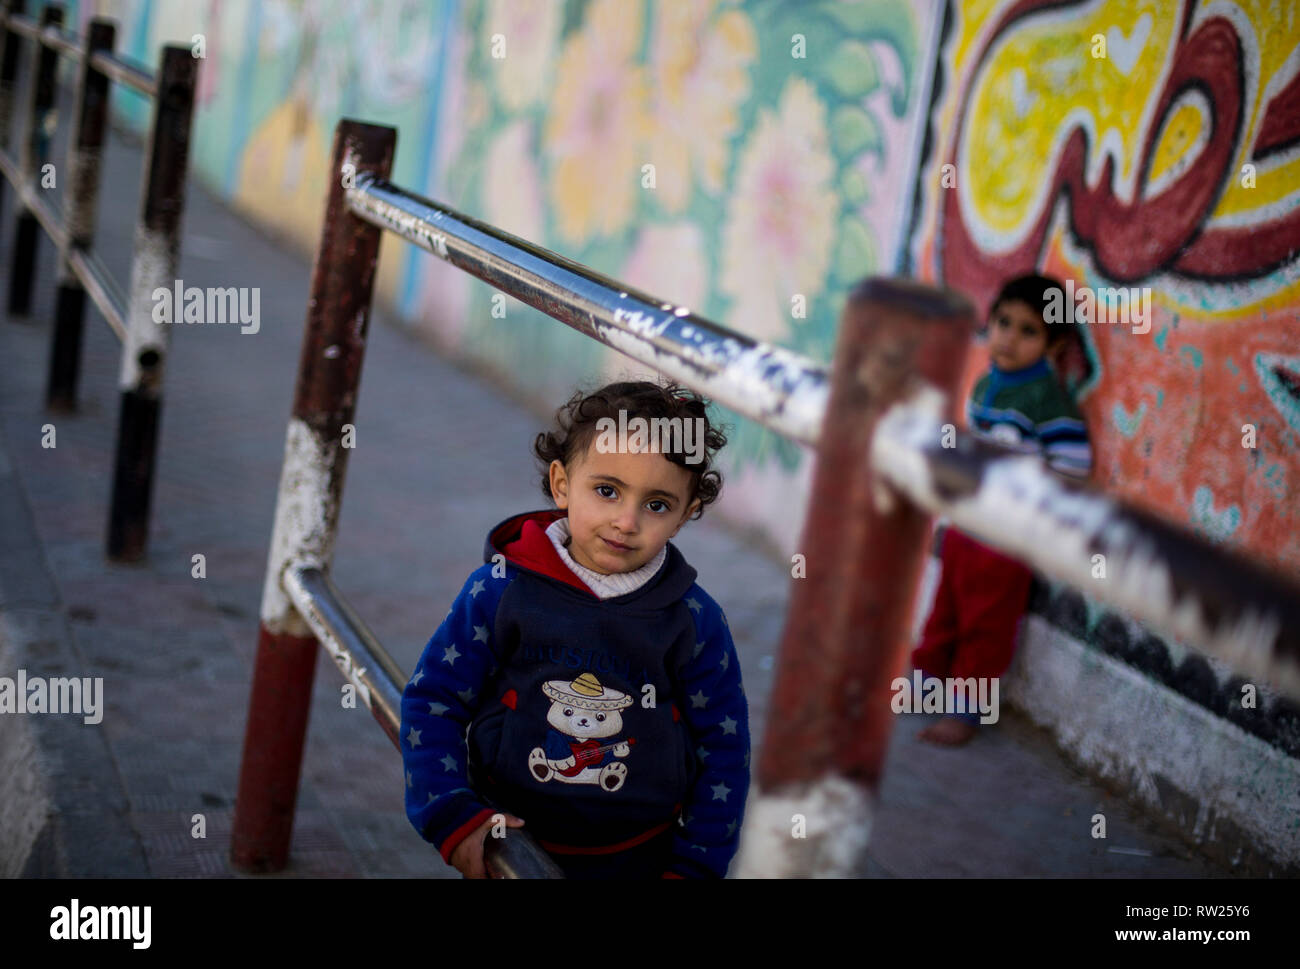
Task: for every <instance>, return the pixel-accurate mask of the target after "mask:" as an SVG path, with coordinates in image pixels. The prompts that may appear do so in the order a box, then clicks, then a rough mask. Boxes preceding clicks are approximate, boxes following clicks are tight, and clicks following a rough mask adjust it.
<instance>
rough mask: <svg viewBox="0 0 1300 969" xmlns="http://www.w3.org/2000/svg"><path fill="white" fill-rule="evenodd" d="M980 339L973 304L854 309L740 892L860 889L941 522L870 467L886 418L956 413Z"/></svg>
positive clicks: (917, 295)
mask: <svg viewBox="0 0 1300 969" xmlns="http://www.w3.org/2000/svg"><path fill="white" fill-rule="evenodd" d="M973 332H974V312H973V309H972V307H971V305H970V304H969V303H968V302H967V301H966V300H965V299H963V298H962V297H960V296H958V295H956V294H955V293H952V292H949V291H941V290H935V289H931V288H928V287H922V286H919V285H916V284H914V283H909V282H905V281H902V280H893V279H870V280H867V281H866V282H864V283H862V284H860V285H859V286H858V287H857V288H856V289H855V290H854V291H853V292H852V293H851V294H850V297H849V302H848V305H847V306H846V307H845V310H844V313H843V316H842V319H841V323H840V330H839V338H838V345H837V347H836V350H835V359H834V361H833V364H832V368H831V391H830V400H829V403H828V405H827V408H826V417H825V422H824V423H823V425H822V431H821V438H820V442H819V445H818V454H817V465H816V468H815V469H814V472H813V485H812V492H811V495H810V497H809V504H808V515H807V518H806V520H805V523H804V530H803V538H802V541H801V543H800V545H799V547H798V549H797V551H799V552H801V553H803V554H804V556H805V560H806V568H807V575H806V577H805V578H795V579H793V580H792V581H793V583H794V588H793V590H792V594H791V598H790V608H789V612H788V614H787V616H786V625H785V632H784V635H783V638H782V642H781V652H780V659H779V662H778V666H777V678H776V685H775V688H774V690H773V694H772V704H771V708H770V711H769V713H768V720H767V732H766V735H765V736H764V738H763V745H762V756H761V758H760V761H759V766H758V777H757V781H758V794H757V797H756V798H754V799H753V800H752V801H751V803H750V806H749V809H748V810H747V811H746V818H745V825H744V834H743V836H742V837H743V841H742V845H741V856H740V859H739V864H738V865H737V868H736V873H737V874H738V875H739V876H741V877H799V876H810V875H833V876H834V875H838V876H845V877H855V876H859V875H861V873H862V871H863V866H864V862H865V855H866V847H867V842H868V839H869V835H870V830H871V817H872V811H873V802H874V800H875V793H876V789H877V786H878V781H879V778H880V775H881V772H882V769H883V765H884V759H885V752H886V749H887V747H888V744H889V733H890V728H891V726H892V717H893V714H892V712H891V710H890V695H889V687H890V683H891V681H892V680H893V679H894V677H896V676H897V675H898V674H899V672H900V670H901V669H902V667H903V664H904V661H905V654H906V651H907V646H908V639H907V636H908V620H909V618H910V615H911V610H912V606H913V602H914V600H915V597H916V588H917V584H918V582H919V580H920V575H921V569H922V566H923V564H924V555H925V546H926V539H927V536H928V534H929V518H928V516H927V515H926V514H925V513H924V512H922V511H919V510H917V508H916V507H915V506H914V505H912V504H911V503H910V502H906V501H902V500H899V499H898V498H897V497H896V496H895V494H894V493H893V491H892V490H891V489H890V488H889V486H888V485H886V484H885V482H884V480H883V479H881V478H880V477H879V475H878V474H877V473H876V472H875V471H873V469H872V467H871V466H870V463H869V459H868V454H869V452H870V445H871V441H872V437H873V435H874V433H875V429H876V425H877V423H878V422H879V421H880V419H881V417H882V416H883V415H884V414H885V412H886V410H888V408H889V407H890V406H891V405H892V404H894V403H896V402H898V401H900V400H903V399H906V398H909V397H912V396H914V395H917V394H928V395H930V396H931V397H934V396H935V395H936V394H943V395H946V396H947V408H948V410H949V411H951V409H952V401H953V397H954V395H955V394H956V391H957V387H958V383H959V381H960V379H961V375H962V371H963V368H964V365H965V358H966V353H967V350H968V348H969V345H970V338H971V335H972V333H973Z"/></svg>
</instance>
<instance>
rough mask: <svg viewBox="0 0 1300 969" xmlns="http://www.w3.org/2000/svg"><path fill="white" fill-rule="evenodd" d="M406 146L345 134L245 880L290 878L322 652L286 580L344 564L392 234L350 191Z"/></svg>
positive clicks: (358, 132) (265, 615) (315, 293)
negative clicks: (382, 249)
mask: <svg viewBox="0 0 1300 969" xmlns="http://www.w3.org/2000/svg"><path fill="white" fill-rule="evenodd" d="M396 144H397V131H396V129H393V128H387V127H380V126H377V125H368V124H362V123H360V122H356V121H349V120H346V119H345V120H343V121H341V122H339V125H338V128H337V129H336V130H335V132H334V154H333V167H332V168H331V180H330V186H329V197H328V202H327V204H326V209H325V224H324V226H323V228H322V230H321V242H320V249H319V250H318V252H317V254H316V264H315V267H314V269H313V271H312V284H311V297H310V300H309V302H308V304H307V322H306V332H305V333H304V335H303V343H302V356H301V358H300V362H299V366H298V383H297V389H296V390H295V392H294V402H293V413H292V415H291V417H290V418H289V430H288V435H287V440H286V442H285V449H284V466H283V468H282V470H281V473H280V491H279V497H278V499H277V501H276V509H275V526H274V530H273V532H272V535H271V550H270V555H269V557H268V559H267V567H266V583H265V586H264V588H263V591H262V612H261V626H260V628H259V630H258V640H257V663H256V667H255V669H254V671H253V687H252V696H251V698H250V700H249V709H248V726H247V729H246V732H245V735H244V752H243V758H242V764H241V766H240V772H239V793H238V795H237V797H236V801H235V818H234V827H233V831H232V834H231V847H230V855H231V862H232V864H234V865H235V866H236V867H237V868H240V869H243V870H245V871H278V870H280V869H282V868H283V867H284V866H285V864H286V863H287V861H288V858H289V841H290V837H291V835H292V833H293V816H294V808H295V804H296V802H297V798H298V780H299V774H300V772H301V767H302V751H303V745H304V743H305V741H306V737H307V718H308V713H309V710H310V706H311V689H312V679H313V676H314V673H315V669H316V646H317V643H316V639H315V637H314V636H313V635H312V633H311V631H310V629H309V628H308V627H307V625H306V623H304V622H303V620H302V617H301V616H300V615H299V614H298V612H297V611H296V610H295V609H294V606H293V604H292V603H291V602H290V600H289V597H288V596H287V594H286V593H285V590H284V587H283V584H282V577H283V575H284V572H285V570H286V569H287V568H288V567H289V565H290V564H292V563H296V564H298V565H305V564H310V565H313V566H315V567H317V568H320V569H321V570H322V571H325V572H328V570H329V566H330V562H331V560H332V559H333V554H334V535H335V530H336V526H337V523H338V512H339V501H340V499H341V497H342V494H343V479H344V473H345V471H346V468H347V456H348V449H345V448H343V447H342V441H341V437H342V430H343V425H344V424H348V423H351V421H352V415H353V411H354V410H355V407H356V400H357V390H358V388H359V386H360V382H361V364H362V361H363V359H364V356H365V348H366V331H367V328H368V326H369V322H370V302H371V293H372V290H373V287H374V276H375V265H376V262H377V260H378V256H379V240H380V237H381V236H382V235H383V230H382V229H379V228H378V227H376V226H373V225H371V224H370V223H368V222H365V221H363V220H361V219H359V218H357V217H356V216H355V215H353V214H352V212H351V211H350V210H349V209H348V207H347V201H346V192H347V187H348V186H350V185H351V184H352V180H353V179H354V178H355V177H356V176H358V175H361V174H363V173H371V174H374V175H375V176H377V177H379V178H385V179H386V178H387V177H388V175H389V172H390V170H391V168H392V163H393V151H394V148H395V146H396Z"/></svg>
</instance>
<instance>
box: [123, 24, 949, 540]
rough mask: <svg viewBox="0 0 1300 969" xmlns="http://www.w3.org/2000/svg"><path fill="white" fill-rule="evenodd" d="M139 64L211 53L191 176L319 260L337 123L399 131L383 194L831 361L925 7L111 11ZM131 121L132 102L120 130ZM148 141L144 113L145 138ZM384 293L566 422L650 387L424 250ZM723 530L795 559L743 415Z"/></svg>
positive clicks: (877, 214)
mask: <svg viewBox="0 0 1300 969" xmlns="http://www.w3.org/2000/svg"><path fill="white" fill-rule="evenodd" d="M99 10H100V12H103V13H106V14H108V15H112V16H117V17H119V18H120V19H121V20H122V22H123V24H124V32H123V34H122V35H121V36H123V37H124V38H125V39H126V41H127V43H126V48H127V51H128V53H130V54H132V55H133V56H135V57H136V58H137V59H139V60H142V61H145V62H150V61H152V60H153V59H154V58H155V56H156V55H155V54H154V53H153V52H154V51H156V48H157V46H158V45H159V44H160V43H163V42H164V41H173V42H181V43H185V44H189V43H190V39H191V37H192V35H193V34H194V33H195V32H202V33H204V34H205V37H206V39H207V57H206V61H205V63H204V66H203V75H202V77H203V80H202V88H201V90H200V92H199V108H198V115H197V122H196V145H195V151H194V155H193V157H194V164H195V166H196V168H197V170H198V172H199V174H200V176H201V177H203V178H204V179H205V181H207V182H208V183H209V184H210V185H214V186H216V187H218V188H219V190H220V191H222V192H223V193H224V194H225V196H226V197H228V198H229V199H230V200H231V201H232V202H233V203H234V204H235V205H236V206H237V207H238V208H240V209H241V210H242V211H243V212H245V213H246V214H247V215H248V216H249V217H250V218H252V219H254V220H256V221H260V222H263V223H266V224H268V225H269V226H270V227H271V228H272V229H273V230H274V231H275V232H277V233H279V234H281V235H283V236H285V237H287V238H288V239H289V240H291V241H292V242H293V243H294V244H296V245H298V246H299V247H300V248H302V249H303V250H304V251H311V250H312V248H313V247H314V245H315V237H316V234H317V229H318V226H319V220H320V217H321V212H320V209H321V202H320V199H321V197H322V192H323V190H324V179H325V167H326V164H327V160H328V155H329V145H330V138H331V134H332V130H333V126H334V124H335V123H336V121H337V119H338V118H340V117H342V116H344V115H348V116H352V117H359V118H365V119H367V120H372V121H375V122H379V123H384V124H390V125H394V126H396V127H398V129H399V136H398V148H397V157H396V164H395V171H394V176H393V177H394V180H395V181H396V182H398V183H400V184H402V185H406V186H410V187H412V188H414V189H415V190H416V191H418V192H421V193H422V194H425V195H428V196H430V197H432V198H436V199H438V200H440V201H443V202H445V203H447V204H449V205H451V206H452V207H454V208H457V209H459V210H461V211H463V212H466V213H468V214H470V215H473V216H475V217H478V218H482V219H485V220H487V221H488V222H491V223H493V224H496V225H498V226H501V227H502V228H504V229H506V230H507V231H509V232H512V233H514V234H516V235H519V236H521V237H523V238H525V239H528V240H530V241H533V242H536V243H538V244H540V245H542V246H544V247H546V248H548V249H552V250H554V251H556V252H559V253H561V254H563V255H565V256H567V257H569V258H572V259H575V260H577V261H579V262H582V263H585V264H587V265H589V266H592V267H593V268H595V269H596V270H598V271H600V272H603V273H605V274H607V275H610V276H613V277H615V278H618V279H622V280H626V281H627V282H629V283H631V284H632V285H633V286H635V287H638V288H641V289H644V290H646V291H648V292H650V293H652V294H654V295H656V296H662V297H663V298H664V299H666V300H670V301H672V302H674V303H677V304H681V305H686V306H690V307H691V308H692V309H693V310H695V311H697V312H699V313H701V314H703V315H704V316H706V317H708V318H710V319H714V320H717V321H719V322H722V323H724V324H726V325H728V326H730V327H733V328H735V329H737V330H740V331H743V332H746V333H750V334H752V335H754V336H756V337H758V338H761V339H764V340H769V341H773V342H777V343H780V344H783V345H785V346H788V347H791V348H793V349H795V350H798V351H800V352H803V353H806V354H808V355H810V356H813V357H815V358H819V359H822V360H828V359H829V357H830V353H831V349H832V347H833V344H834V338H835V328H836V323H837V320H838V314H839V310H840V308H841V305H842V303H843V299H844V296H845V294H846V292H847V291H848V289H849V287H850V286H851V285H852V284H853V283H854V282H855V281H857V280H859V279H861V278H863V277H865V276H867V275H870V274H872V273H875V272H891V271H893V270H894V269H895V268H896V261H897V257H898V254H899V253H900V251H901V248H902V244H903V238H904V237H903V231H904V228H905V226H906V225H907V223H908V219H909V211H908V209H909V207H910V205H911V203H912V198H911V196H910V194H909V193H908V192H906V191H901V190H900V186H904V185H908V184H911V183H912V182H913V180H914V172H915V166H916V160H917V158H918V156H919V151H920V143H919V137H918V136H919V132H920V131H921V130H922V125H921V123H920V122H921V117H922V114H923V112H924V110H925V107H926V98H925V96H924V87H925V84H926V83H927V82H928V79H929V77H930V76H931V73H932V71H931V68H930V66H929V62H930V59H931V56H932V51H931V48H932V45H933V41H934V36H933V35H934V30H933V28H934V26H935V25H936V24H937V22H938V21H937V12H938V10H939V6H938V3H937V2H927V3H922V4H915V5H912V4H881V3H876V2H869V0H868V2H842V0H811V2H807V3H799V4H791V3H788V2H784V0H699V2H693V3H681V2H659V0H556V2H536V0H440V2H425V0H420V2H415V0H204V2H194V3H190V2H184V3H181V2H167V0H105V2H103V3H101V4H99ZM129 113H130V108H129V106H128V114H129ZM136 120H137V121H138V122H139V123H143V115H141V116H140V117H139V118H138V119H136ZM379 282H380V289H381V292H382V294H383V295H384V296H385V297H386V298H387V299H388V300H389V301H390V304H391V305H394V306H396V307H398V308H399V309H400V311H401V313H402V315H403V316H404V318H405V319H406V321H407V322H408V323H409V324H410V325H411V326H412V327H415V328H417V329H419V330H422V331H423V332H425V333H426V334H427V335H428V336H430V337H431V338H432V339H434V340H436V341H437V342H438V343H439V344H440V345H441V346H442V347H443V348H444V349H445V350H446V351H447V352H450V353H452V354H456V355H462V356H465V357H468V358H470V359H472V360H474V361H475V362H476V363H479V364H483V365H486V366H487V367H489V368H490V369H492V370H494V371H495V372H496V373H497V374H499V375H500V376H501V378H502V379H505V380H508V381H510V382H511V384H512V385H513V386H514V387H515V388H516V389H517V390H518V391H520V392H521V393H523V394H524V395H525V396H527V397H529V398H530V399H533V400H535V401H537V402H538V403H547V404H549V405H550V406H556V405H558V403H559V402H560V401H561V400H563V399H565V398H566V397H567V396H568V395H569V393H571V392H572V389H573V386H574V384H575V383H576V382H578V381H586V382H588V383H594V382H596V381H603V380H605V379H614V378H616V377H619V376H624V375H645V374H647V371H645V370H643V369H642V368H640V367H638V366H637V365H634V364H632V363H631V362H630V361H628V360H627V359H626V358H624V357H622V356H621V355H619V354H617V353H615V352H613V351H609V350H607V349H605V348H604V347H602V346H601V345H599V344H595V343H593V342H592V341H590V340H589V339H587V338H585V337H582V336H579V335H578V334H576V333H573V332H572V331H569V330H568V329H567V328H565V327H563V326H562V325H560V324H557V323H555V322H553V321H551V320H549V319H547V318H544V317H542V316H541V315H540V314H538V313H536V312H535V311H533V310H531V309H529V308H528V307H525V306H523V305H522V304H519V303H517V302H514V301H513V300H511V301H507V304H506V308H505V311H506V315H505V317H504V318H503V317H501V316H500V314H499V312H498V313H497V314H495V315H494V313H493V305H492V296H493V292H492V291H491V290H490V289H489V288H488V287H487V286H486V285H484V284H482V283H480V282H478V281H477V280H474V279H472V278H471V277H468V276H466V275H464V274H463V273H460V272H458V271H456V270H452V269H449V268H448V267H446V266H445V265H443V264H441V263H439V262H438V260H436V259H434V258H432V257H430V256H429V255H427V254H424V253H421V252H419V251H417V250H415V249H414V248H413V247H410V246H391V247H386V252H385V255H384V256H383V259H382V260H381V274H380V280H379ZM721 416H722V419H723V420H724V421H725V422H727V423H729V424H730V425H732V428H733V433H732V434H731V437H730V444H729V445H728V447H727V448H726V450H725V451H724V452H723V462H722V465H721V466H722V470H723V472H724V474H725V475H726V477H727V487H726V491H727V494H726V501H725V503H724V505H723V506H722V508H723V509H724V510H725V512H726V513H727V514H729V515H731V516H732V517H733V518H735V519H737V520H739V521H742V522H746V523H749V524H752V525H754V526H755V527H756V528H757V529H758V530H759V531H760V532H762V533H764V534H766V535H767V536H768V537H769V538H770V539H771V540H772V542H773V543H774V544H775V545H776V546H778V547H781V548H784V549H793V547H794V545H795V543H796V540H797V538H798V532H799V528H800V526H801V524H802V509H803V505H804V502H805V500H806V494H807V486H808V480H807V478H808V470H809V462H808V461H807V457H806V455H805V453H804V451H803V450H802V449H801V448H800V447H798V446H795V445H792V444H790V443H788V442H786V441H784V440H783V439H781V438H779V437H777V436H776V435H773V434H769V433H767V432H765V431H763V430H762V429H761V428H759V427H757V426H756V425H754V424H752V423H751V422H749V421H747V420H743V419H741V418H739V417H738V416H737V415H735V414H733V413H730V412H723V413H722V415H721Z"/></svg>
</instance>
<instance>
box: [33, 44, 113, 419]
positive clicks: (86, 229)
mask: <svg viewBox="0 0 1300 969" xmlns="http://www.w3.org/2000/svg"><path fill="white" fill-rule="evenodd" d="M116 30H117V28H116V27H115V26H114V24H113V22H112V21H110V20H93V21H91V23H90V30H89V31H88V32H87V33H86V40H85V44H84V46H83V48H82V61H81V76H80V78H79V80H78V84H77V105H76V108H75V109H74V110H73V115H72V130H71V131H70V132H69V137H68V163H67V171H66V173H65V175H64V178H66V179H67V183H66V184H67V204H66V205H65V206H64V211H65V213H66V217H67V228H68V240H67V246H66V248H65V249H64V251H62V252H60V253H59V277H58V295H57V297H56V299H55V304H54V306H55V308H54V336H53V341H52V343H51V346H50V373H49V379H48V380H47V381H46V384H45V406H46V407H48V408H49V409H50V410H53V411H71V410H75V409H76V407H77V376H78V374H79V373H80V371H81V332H82V324H83V321H84V319H85V315H86V290H85V288H84V287H83V286H82V285H81V280H80V279H78V278H77V274H76V273H75V272H73V270H72V267H71V266H70V265H69V263H68V251H69V250H71V249H88V248H90V244H91V242H92V241H93V240H94V238H95V211H96V208H97V206H98V201H99V175H100V165H99V162H100V154H101V152H102V150H103V145H104V132H105V131H106V130H107V127H108V98H109V91H110V86H109V80H108V78H107V77H106V76H105V75H104V74H103V73H102V72H100V71H98V70H96V69H95V67H94V66H93V65H92V63H91V61H92V58H93V57H94V55H95V53H96V52H97V51H101V50H108V51H111V50H112V49H113V38H114V34H115V33H116Z"/></svg>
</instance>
